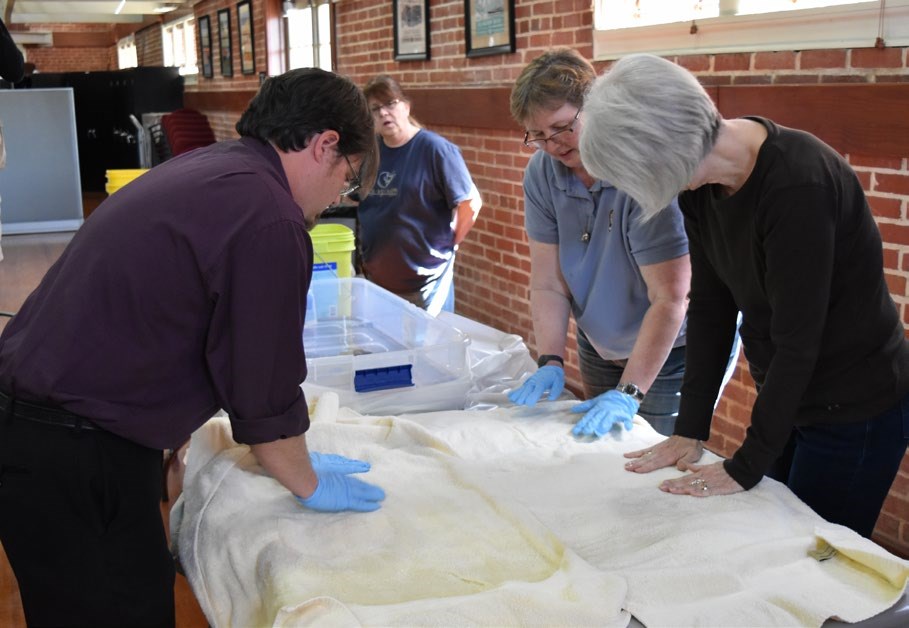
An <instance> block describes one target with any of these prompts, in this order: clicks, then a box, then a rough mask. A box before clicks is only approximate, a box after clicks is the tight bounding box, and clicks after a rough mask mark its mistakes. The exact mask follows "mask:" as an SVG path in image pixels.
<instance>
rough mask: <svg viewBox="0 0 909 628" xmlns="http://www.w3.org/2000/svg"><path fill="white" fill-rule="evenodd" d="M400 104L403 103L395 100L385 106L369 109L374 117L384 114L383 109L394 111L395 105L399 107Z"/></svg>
mask: <svg viewBox="0 0 909 628" xmlns="http://www.w3.org/2000/svg"><path fill="white" fill-rule="evenodd" d="M399 102H401V101H400V100H399V99H397V98H395V99H394V100H389V101H388V102H387V103H385V104H384V105H373V106H372V107H370V108H369V112H370V113H371V114H372V115H374V116H377V115H379V114H380V113H382V110H383V109H384V110H385V111H391V110H392V109H394V107H395V105H397V104H398V103H399Z"/></svg>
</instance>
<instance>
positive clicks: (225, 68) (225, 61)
mask: <svg viewBox="0 0 909 628" xmlns="http://www.w3.org/2000/svg"><path fill="white" fill-rule="evenodd" d="M230 46H231V44H230V9H221V10H220V11H218V49H219V51H220V55H221V76H233V75H234V58H233V51H232V50H231V47H230Z"/></svg>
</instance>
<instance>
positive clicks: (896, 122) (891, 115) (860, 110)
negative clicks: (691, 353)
mask: <svg viewBox="0 0 909 628" xmlns="http://www.w3.org/2000/svg"><path fill="white" fill-rule="evenodd" d="M707 90H708V93H709V94H710V95H711V97H713V98H714V100H715V101H716V102H717V103H718V107H719V109H720V112H721V113H722V114H723V116H725V117H726V118H735V117H738V116H743V115H760V116H764V117H767V118H770V119H771V120H773V121H774V122H777V123H779V124H782V125H784V126H789V127H793V128H796V129H802V130H805V131H808V132H809V133H813V134H814V135H817V136H818V137H819V138H821V139H822V140H824V141H825V142H827V143H828V144H830V145H831V146H833V148H835V149H836V150H838V151H839V152H841V153H843V154H855V155H864V156H877V157H898V158H901V157H909V115H907V113H906V112H907V104H906V103H909V84H906V83H895V84H867V85H747V86H745V85H743V86H713V87H709V88H707ZM255 94H256V92H255V91H254V90H241V91H218V92H198V91H188V92H186V95H185V97H184V100H185V102H186V106H187V107H191V108H193V109H199V110H204V111H211V110H226V111H238V112H239V111H243V110H244V109H246V106H247V105H248V104H249V101H250V99H251V98H252V97H253V96H255ZM510 94H511V88H510V87H482V88H453V87H451V88H439V89H413V90H408V92H407V96H408V98H410V100H411V103H412V111H413V114H414V116H415V117H416V118H417V120H419V121H420V122H421V123H423V124H425V125H427V126H429V127H439V126H450V127H461V128H468V129H494V130H497V131H505V132H509V133H511V132H516V133H520V127H519V126H518V124H517V123H516V122H515V121H514V120H512V119H511V114H510V112H509V106H508V101H509V96H510Z"/></svg>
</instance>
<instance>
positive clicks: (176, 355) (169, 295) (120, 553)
mask: <svg viewBox="0 0 909 628" xmlns="http://www.w3.org/2000/svg"><path fill="white" fill-rule="evenodd" d="M237 131H238V132H239V134H240V136H241V138H240V139H239V140H231V141H224V142H219V143H217V144H214V145H212V146H209V147H206V148H203V149H199V150H196V151H193V152H191V153H187V154H185V155H181V156H179V157H177V158H175V159H172V160H170V161H167V162H165V163H163V164H161V165H160V166H158V167H156V168H154V169H153V170H151V171H150V172H148V173H146V174H144V175H143V176H142V177H140V178H138V179H136V180H135V181H134V182H133V183H131V184H130V185H128V186H126V187H124V188H122V189H121V190H119V191H117V192H116V193H115V194H114V195H113V196H111V197H110V198H109V199H108V200H106V201H105V202H104V203H103V204H102V205H101V206H100V207H98V209H97V210H96V211H95V212H94V213H93V214H92V216H91V218H90V220H88V221H86V223H85V224H84V225H83V227H82V228H81V229H80V230H79V231H78V232H77V233H76V235H75V237H74V238H73V240H72V242H71V243H70V245H69V246H68V247H67V248H66V250H65V251H64V252H63V255H62V256H61V257H60V259H59V261H57V263H56V264H54V266H53V267H52V268H51V269H50V270H49V271H48V273H47V275H46V276H45V278H44V280H43V281H42V282H41V284H40V285H39V286H38V288H37V289H36V290H35V292H34V293H32V294H31V296H29V298H28V300H27V301H26V302H25V304H24V305H23V306H22V309H21V310H20V312H19V313H18V314H17V315H16V316H15V318H13V320H12V321H11V322H10V323H9V325H8V326H7V327H6V329H5V330H4V332H3V334H2V336H0V512H2V516H0V541H2V543H3V547H4V549H5V550H6V553H7V555H8V557H9V560H10V564H11V565H12V567H13V571H14V572H15V574H16V578H17V579H18V581H19V587H20V591H21V595H22V601H23V606H24V608H25V615H26V620H27V622H28V623H29V625H74V624H79V625H131V626H133V625H173V623H174V606H173V580H174V566H173V561H172V559H171V556H170V554H169V552H168V549H167V544H166V540H165V534H164V529H163V526H162V522H161V516H160V512H159V503H160V496H161V485H162V482H161V459H162V452H161V450H162V449H164V448H173V447H175V446H177V445H179V444H180V443H181V442H183V441H185V439H186V438H187V437H188V436H189V434H190V433H191V432H192V431H193V430H195V429H196V428H197V427H199V426H200V425H201V424H202V423H203V422H204V421H206V420H207V419H208V418H209V417H211V416H212V415H213V414H214V413H215V412H217V411H218V409H221V408H223V409H224V410H225V411H227V412H228V414H229V415H230V421H231V425H232V428H233V436H234V438H235V439H236V440H237V441H238V442H240V443H246V444H249V445H250V447H251V449H252V452H253V453H254V455H255V456H256V458H257V459H258V461H259V463H260V464H261V465H262V467H264V469H265V470H266V471H267V472H269V473H270V474H271V475H272V476H273V477H274V478H275V479H277V480H278V481H279V482H281V484H283V485H284V486H285V487H287V489H288V490H289V491H290V492H291V493H292V494H293V495H294V496H296V498H297V500H298V501H299V502H300V503H301V504H302V505H303V506H304V507H306V508H309V509H312V510H317V511H323V512H329V511H341V510H355V511H370V510H375V509H377V508H378V507H379V502H380V501H381V500H382V499H383V498H384V493H383V491H382V490H381V489H380V488H378V487H376V486H372V485H370V484H367V483H365V482H363V481H361V480H358V479H355V478H353V477H352V476H351V475H350V474H351V473H362V472H365V471H367V470H368V469H369V464H368V463H366V462H361V461H356V460H350V459H347V458H343V457H341V456H334V455H331V454H317V453H313V454H310V453H309V452H308V451H307V447H306V438H305V434H304V433H305V432H306V430H307V429H308V427H309V414H308V411H307V405H306V400H305V399H304V397H303V394H302V392H301V389H300V383H301V382H302V381H303V380H304V378H305V377H306V357H305V355H304V351H303V346H302V332H303V321H304V318H305V313H306V292H307V290H308V288H309V282H310V278H311V274H312V258H313V250H312V241H311V240H310V236H309V233H308V229H309V228H311V227H312V225H313V224H314V223H315V221H316V220H317V218H318V216H319V214H320V213H321V212H322V211H323V210H324V209H325V208H326V207H327V206H328V205H329V204H330V203H333V202H336V201H337V200H338V198H339V196H343V195H346V194H350V193H351V192H353V191H354V190H356V189H357V188H358V187H360V186H361V185H362V186H363V187H364V188H365V189H367V190H368V189H370V188H371V187H372V181H373V180H374V178H375V172H376V165H377V148H376V142H375V131H374V128H373V123H372V116H371V114H370V112H369V109H368V107H367V104H366V99H365V98H364V96H363V94H362V93H361V92H360V90H359V89H358V88H357V87H356V86H355V85H354V84H353V83H351V82H350V81H349V80H347V79H345V78H343V77H340V76H338V75H335V74H332V73H330V72H324V71H322V70H317V69H305V70H295V71H292V72H288V73H286V74H284V75H281V76H278V77H274V78H271V79H269V80H267V81H266V82H265V84H264V85H263V86H262V88H261V89H260V91H259V93H258V94H257V95H256V97H255V98H254V99H253V100H252V101H251V102H250V104H249V108H248V109H247V110H246V111H245V112H244V113H243V115H242V117H241V118H240V121H239V122H238V124H237ZM288 498H290V495H289V496H288ZM226 542H228V543H229V539H226Z"/></svg>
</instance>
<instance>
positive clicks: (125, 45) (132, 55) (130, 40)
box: [117, 35, 139, 70]
mask: <svg viewBox="0 0 909 628" xmlns="http://www.w3.org/2000/svg"><path fill="white" fill-rule="evenodd" d="M138 65H139V56H138V55H137V54H136V37H135V35H128V36H126V37H124V38H123V39H121V40H120V41H118V42H117V67H118V68H120V69H121V70H123V69H125V68H135V67H137V66H138Z"/></svg>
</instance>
